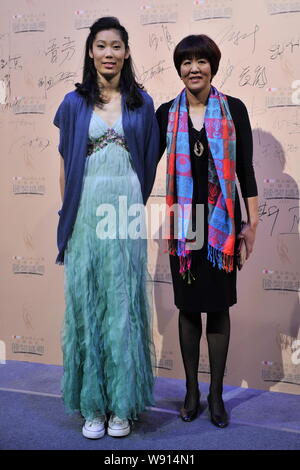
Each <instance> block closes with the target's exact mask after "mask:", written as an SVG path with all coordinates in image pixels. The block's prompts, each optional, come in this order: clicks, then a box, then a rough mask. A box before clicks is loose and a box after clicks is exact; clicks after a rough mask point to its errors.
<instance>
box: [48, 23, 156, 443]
mask: <svg viewBox="0 0 300 470" xmlns="http://www.w3.org/2000/svg"><path fill="white" fill-rule="evenodd" d="M76 87H77V89H76V90H75V91H73V92H71V93H69V94H67V95H66V96H65V98H64V101H63V102H62V104H61V105H60V107H59V109H58V111H57V114H56V117H55V119H54V123H55V124H56V125H57V126H58V127H59V128H60V145H59V150H60V153H61V156H62V159H61V162H62V164H61V190H62V195H63V205H62V209H61V211H60V221H59V225H58V247H59V255H58V257H57V263H60V264H64V265H65V300H66V311H65V317H64V325H63V330H62V349H63V362H64V374H63V378H62V392H63V400H64V403H65V407H66V411H68V412H73V411H76V410H78V411H80V412H81V415H82V416H83V417H84V418H85V423H84V426H83V428H82V432H83V435H84V436H85V437H88V438H95V439H96V438H100V437H102V436H103V435H104V434H105V432H106V429H107V433H108V434H109V435H110V436H115V437H119V436H125V435H127V434H129V432H130V429H131V428H130V426H131V420H132V419H137V417H138V414H139V413H140V412H141V411H143V410H144V409H145V407H146V406H149V405H151V404H153V399H152V387H153V369H152V365H153V362H152V359H153V357H152V354H153V348H152V347H153V343H152V339H151V315H150V303H149V301H148V296H147V240H146V236H145V226H143V210H142V209H140V212H137V213H136V215H137V218H138V220H139V224H137V230H136V231H135V233H132V230H131V232H130V230H128V228H129V225H130V221H132V218H131V219H130V217H127V213H126V212H124V207H128V209H129V208H130V207H132V204H135V205H137V206H133V207H140V208H144V204H145V203H146V201H147V198H148V197H149V195H150V192H151V189H152V185H153V181H154V177H155V168H156V162H157V156H158V140H159V139H158V127H157V124H156V118H155V113H154V107H153V102H152V99H151V98H150V96H149V95H148V94H147V93H146V92H145V91H144V90H143V89H142V87H140V86H139V85H138V84H137V82H136V80H135V78H134V72H133V68H132V64H131V57H130V51H129V46H128V34H127V31H126V30H125V28H124V27H123V26H121V25H120V23H119V21H118V20H117V19H116V18H113V17H104V18H100V19H99V20H97V21H96V22H95V23H94V25H93V26H92V27H91V29H90V34H89V36H88V38H87V42H86V54H85V64H84V73H83V81H82V83H81V84H76ZM124 202H126V206H124ZM131 213H132V212H131ZM131 228H132V226H131ZM127 232H130V233H127Z"/></svg>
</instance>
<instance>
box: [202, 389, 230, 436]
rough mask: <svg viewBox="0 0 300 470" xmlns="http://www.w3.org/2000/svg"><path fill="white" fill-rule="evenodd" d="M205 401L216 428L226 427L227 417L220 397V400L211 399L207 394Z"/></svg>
mask: <svg viewBox="0 0 300 470" xmlns="http://www.w3.org/2000/svg"><path fill="white" fill-rule="evenodd" d="M207 402H208V412H209V414H210V420H211V422H212V423H213V424H214V425H215V426H217V427H218V428H226V426H228V424H229V419H228V415H227V412H226V410H225V407H224V403H223V400H222V398H221V400H220V399H217V400H213V399H212V398H211V396H210V395H208V396H207Z"/></svg>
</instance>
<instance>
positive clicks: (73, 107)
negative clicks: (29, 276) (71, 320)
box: [53, 90, 159, 264]
mask: <svg viewBox="0 0 300 470" xmlns="http://www.w3.org/2000/svg"><path fill="white" fill-rule="evenodd" d="M140 92H141V94H142V97H143V105H142V106H141V107H139V108H137V109H135V110H130V109H129V108H128V107H127V105H126V102H125V98H124V96H122V124H123V129H124V134H125V138H126V142H127V145H128V147H129V151H130V154H131V157H132V160H133V164H134V167H135V171H136V173H137V176H138V178H139V181H140V184H141V190H142V195H143V201H144V204H146V202H147V200H148V198H149V196H150V193H151V190H152V187H153V183H154V179H155V173H156V166H157V162H158V159H159V129H158V124H157V121H156V117H155V112H154V106H153V100H152V98H151V97H150V96H149V95H148V94H147V93H146V92H145V91H143V90H140ZM92 111H93V107H92V106H88V105H87V103H86V100H85V99H84V98H83V97H82V96H81V95H80V94H79V93H77V91H72V92H70V93H68V94H67V95H66V96H65V97H64V100H63V101H62V103H61V104H60V106H59V108H58V110H57V112H56V115H55V118H54V121H53V122H54V124H55V126H57V127H58V128H59V129H60V139H59V146H58V150H59V153H60V154H61V156H62V157H63V159H64V169H65V191H64V200H63V204H62V208H61V210H60V211H59V223H58V228H57V245H58V250H59V253H58V256H57V258H56V263H57V264H63V263H64V251H65V248H66V246H67V242H68V239H69V237H70V236H71V234H72V230H73V227H74V224H75V220H76V215H77V210H78V206H79V202H80V196H81V188H82V181H83V174H84V167H85V161H86V155H87V145H88V131H89V125H90V120H91V116H92Z"/></svg>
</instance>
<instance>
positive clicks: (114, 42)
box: [96, 39, 122, 44]
mask: <svg viewBox="0 0 300 470" xmlns="http://www.w3.org/2000/svg"><path fill="white" fill-rule="evenodd" d="M96 42H106V41H104V39H97V41H96ZM108 42H109V41H108ZM121 42H122V41H121V40H120V39H115V40H114V41H111V44H121Z"/></svg>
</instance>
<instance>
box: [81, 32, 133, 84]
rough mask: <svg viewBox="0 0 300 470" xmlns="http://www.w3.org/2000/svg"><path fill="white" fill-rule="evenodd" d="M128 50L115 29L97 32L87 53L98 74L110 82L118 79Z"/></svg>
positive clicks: (127, 55)
mask: <svg viewBox="0 0 300 470" xmlns="http://www.w3.org/2000/svg"><path fill="white" fill-rule="evenodd" d="M129 54H130V52H129V50H126V48H125V44H124V42H123V41H122V39H121V36H120V34H119V32H118V31H117V30H116V29H108V30H103V31H99V32H98V33H97V35H96V37H95V40H94V42H93V46H92V50H90V51H89V55H90V57H91V59H93V60H94V66H95V68H96V70H97V72H98V74H99V75H100V76H102V77H104V78H105V79H106V80H108V81H110V80H112V79H116V80H118V79H120V76H121V70H122V68H123V64H124V60H125V59H128V57H129Z"/></svg>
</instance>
